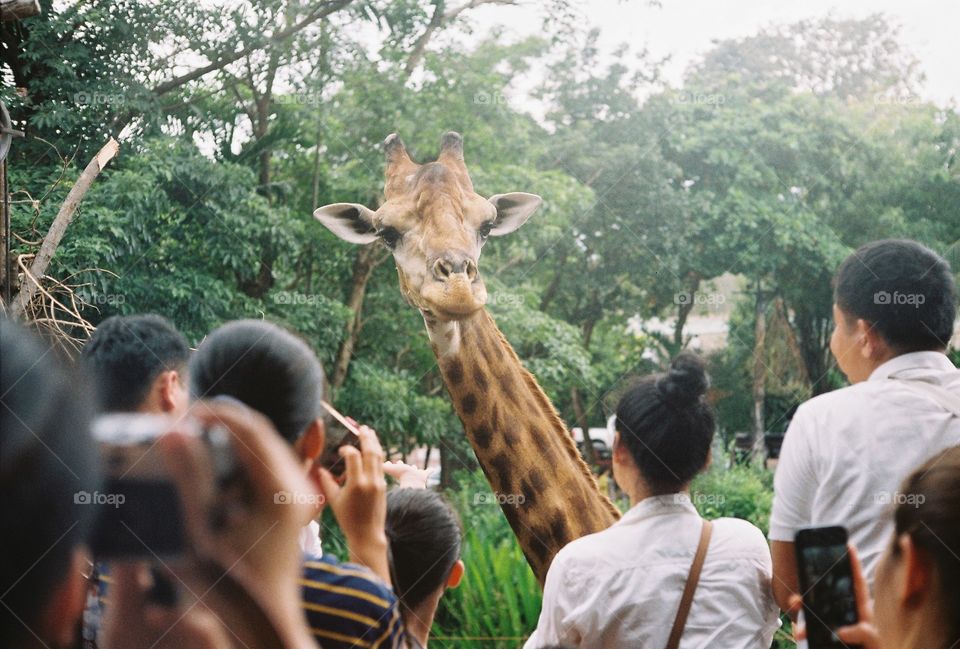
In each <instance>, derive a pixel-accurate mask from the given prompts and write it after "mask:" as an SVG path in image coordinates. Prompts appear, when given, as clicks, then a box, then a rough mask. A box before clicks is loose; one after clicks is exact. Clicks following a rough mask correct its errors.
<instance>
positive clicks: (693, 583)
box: [667, 520, 713, 649]
mask: <svg viewBox="0 0 960 649" xmlns="http://www.w3.org/2000/svg"><path fill="white" fill-rule="evenodd" d="M712 533H713V523H711V522H710V521H708V520H704V521H703V525H702V526H701V527H700V544H699V545H698V546H697V553H696V554H695V555H694V556H693V563H692V564H690V574H689V575H687V584H686V586H684V587H683V595H682V596H681V597H680V608H679V609H677V617H676V618H674V620H673V628H672V629H671V630H670V639H669V640H667V649H678V648H679V647H680V637H681V636H682V635H683V627H685V626H686V625H687V616H688V615H689V614H690V606H691V605H692V604H693V593H694V592H695V591H696V590H697V584H698V583H699V582H700V570H702V569H703V561H704V559H706V558H707V548H708V547H710V535H711V534H712Z"/></svg>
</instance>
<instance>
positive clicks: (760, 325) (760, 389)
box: [753, 279, 767, 443]
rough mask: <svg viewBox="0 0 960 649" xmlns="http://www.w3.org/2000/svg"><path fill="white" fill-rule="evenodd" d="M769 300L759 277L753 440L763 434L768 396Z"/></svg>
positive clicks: (754, 367) (754, 362)
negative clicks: (767, 342)
mask: <svg viewBox="0 0 960 649" xmlns="http://www.w3.org/2000/svg"><path fill="white" fill-rule="evenodd" d="M766 311H767V301H766V296H765V295H764V293H763V286H762V284H761V282H760V280H759V279H757V293H756V303H755V311H754V315H755V317H756V322H755V324H754V343H753V436H754V437H753V441H754V443H756V441H757V440H758V439H759V438H760V437H762V436H763V433H764V428H765V425H764V413H763V401H764V398H765V397H766V384H765V380H766V376H767V371H766V370H767V368H766V366H765V365H764V362H763V356H764V354H763V352H764V348H765V347H766V338H767V313H766Z"/></svg>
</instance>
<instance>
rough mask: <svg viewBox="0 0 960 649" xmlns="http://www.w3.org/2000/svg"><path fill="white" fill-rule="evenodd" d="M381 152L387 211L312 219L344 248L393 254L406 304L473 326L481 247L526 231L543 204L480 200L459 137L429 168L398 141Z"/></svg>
mask: <svg viewBox="0 0 960 649" xmlns="http://www.w3.org/2000/svg"><path fill="white" fill-rule="evenodd" d="M383 144H384V150H385V152H386V158H387V166H386V183H385V185H384V198H385V200H384V202H383V204H382V205H381V206H380V207H379V208H378V209H377V210H376V211H374V210H371V209H369V208H368V207H365V206H363V205H358V204H356V203H334V204H332V205H326V206H324V207H321V208H319V209H317V210H316V211H315V212H314V213H313V215H314V217H316V219H317V220H319V221H320V222H321V223H323V224H324V225H325V226H326V227H327V228H329V229H330V231H331V232H333V233H334V234H336V235H337V236H338V237H340V238H341V239H344V240H345V241H349V242H351V243H357V244H368V243H372V242H374V241H377V240H378V239H379V240H380V241H381V242H382V243H383V245H385V246H386V247H387V248H389V249H390V250H391V251H392V252H393V258H394V260H395V261H396V264H397V272H398V274H399V276H400V290H401V291H402V293H403V295H404V297H405V298H406V299H407V301H408V302H409V303H410V304H412V305H413V306H415V307H417V308H418V309H420V310H421V311H423V312H424V314H425V315H428V316H431V317H433V318H436V319H438V320H442V321H455V320H461V319H464V318H467V317H469V316H470V315H472V314H473V313H475V312H476V311H478V310H479V309H481V308H482V307H483V305H484V304H485V303H486V300H487V289H486V288H485V287H484V284H483V279H482V278H481V277H480V271H479V268H478V262H479V259H480V250H481V249H482V248H483V244H484V243H485V242H486V240H487V238H488V237H497V236H502V235H505V234H509V233H510V232H513V231H514V230H516V229H517V228H519V227H520V226H521V225H523V223H524V222H525V221H526V220H527V219H528V218H530V215H532V214H533V213H534V212H535V211H536V210H537V208H538V207H539V206H540V203H541V199H540V197H539V196H536V195H534V194H526V193H523V192H513V193H509V194H497V195H495V196H491V197H490V198H484V197H482V196H480V195H479V194H477V193H476V192H474V191H473V183H472V182H471V181H470V174H469V173H468V172H467V167H466V165H465V164H464V162H463V138H462V137H460V134H459V133H454V132H452V131H451V132H449V133H446V134H445V135H444V136H443V138H442V140H441V145H440V156H439V157H438V158H437V160H436V162H429V163H426V164H423V165H419V164H417V163H415V162H414V161H413V160H411V159H410V156H409V155H408V154H407V151H406V149H405V148H404V146H403V142H401V141H400V138H399V137H398V136H397V134H396V133H394V134H391V135H390V136H388V137H387V139H386V140H384V143H383Z"/></svg>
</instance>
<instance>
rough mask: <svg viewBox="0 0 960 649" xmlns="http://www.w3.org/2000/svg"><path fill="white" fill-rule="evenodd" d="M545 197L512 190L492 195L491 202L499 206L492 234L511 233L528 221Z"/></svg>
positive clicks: (500, 235)
mask: <svg viewBox="0 0 960 649" xmlns="http://www.w3.org/2000/svg"><path fill="white" fill-rule="evenodd" d="M542 202H543V199H542V198H540V197H539V196H537V195H536V194H527V193H526V192H510V193H509V194H496V195H494V196H491V197H490V203H491V204H492V205H493V206H494V207H495V208H497V218H496V220H495V221H494V224H493V229H491V230H490V236H492V237H502V236H503V235H505V234H510V233H511V232H513V231H514V230H516V229H517V228H519V227H520V226H521V225H523V224H524V223H526V222H527V219H529V218H530V217H531V216H532V215H533V213H534V212H536V211H537V208H538V207H540V204H541V203H542Z"/></svg>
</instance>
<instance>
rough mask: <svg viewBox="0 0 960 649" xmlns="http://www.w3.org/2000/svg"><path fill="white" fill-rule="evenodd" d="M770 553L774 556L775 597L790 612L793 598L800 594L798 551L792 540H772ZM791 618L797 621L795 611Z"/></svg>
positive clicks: (782, 607) (781, 606)
mask: <svg viewBox="0 0 960 649" xmlns="http://www.w3.org/2000/svg"><path fill="white" fill-rule="evenodd" d="M770 555H771V556H772V558H773V598H774V599H775V600H776V601H777V605H778V606H779V607H780V608H781V609H782V610H784V611H788V612H790V602H791V599H792V598H793V597H795V596H797V595H799V594H800V580H799V578H798V577H797V553H796V549H795V547H794V544H793V542H791V541H772V542H771V543H770ZM790 616H791V618H792V619H793V620H794V621H796V617H795V614H794V613H792V612H791V613H790Z"/></svg>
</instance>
